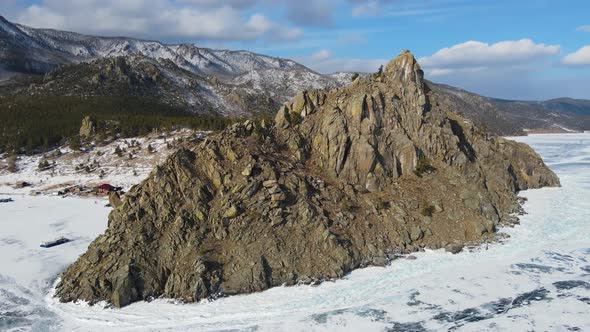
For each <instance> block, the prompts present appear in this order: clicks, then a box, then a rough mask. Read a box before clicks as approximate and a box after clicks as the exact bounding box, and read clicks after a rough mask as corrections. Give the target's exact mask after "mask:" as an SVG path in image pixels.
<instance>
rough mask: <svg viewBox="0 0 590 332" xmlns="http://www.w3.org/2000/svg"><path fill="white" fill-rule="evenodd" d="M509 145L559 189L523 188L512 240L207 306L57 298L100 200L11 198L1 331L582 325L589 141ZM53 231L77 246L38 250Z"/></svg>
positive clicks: (587, 287)
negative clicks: (551, 175)
mask: <svg viewBox="0 0 590 332" xmlns="http://www.w3.org/2000/svg"><path fill="white" fill-rule="evenodd" d="M515 139H516V140H519V141H522V142H525V143H528V144H530V145H531V146H532V147H533V148H534V149H535V150H536V151H537V152H538V153H539V154H540V155H541V156H542V157H543V159H544V160H545V162H546V163H547V164H548V165H549V167H551V168H552V169H553V170H554V171H555V172H556V173H557V175H558V176H559V177H560V179H561V183H562V187H561V188H543V189H538V190H529V191H526V192H521V195H522V196H526V197H527V198H528V199H529V200H528V202H527V203H526V204H525V209H526V211H527V212H528V215H526V216H524V217H522V219H521V225H519V226H516V227H515V228H509V229H502V230H501V231H502V232H505V233H508V234H509V235H510V238H509V239H507V240H506V241H505V242H504V243H502V244H494V245H490V246H488V247H487V248H486V247H482V248H479V249H478V250H475V251H473V252H462V253H460V254H458V255H451V254H448V253H445V252H442V251H427V252H423V253H417V254H415V256H417V257H418V259H417V260H415V261H407V260H396V261H394V262H393V263H392V265H391V266H388V267H385V268H377V267H371V268H365V269H360V270H356V271H354V272H353V273H351V274H350V275H348V276H347V277H345V278H344V279H342V280H338V281H336V282H326V283H324V284H321V285H320V286H315V287H314V286H296V287H278V288H273V289H270V290H268V291H265V292H261V293H256V294H250V295H239V296H232V297H228V298H222V299H219V300H216V301H213V302H205V303H195V304H177V303H174V302H173V301H171V300H166V299H158V300H155V301H152V302H150V303H147V302H140V303H135V304H132V305H130V306H127V307H125V308H123V309H105V308H103V307H101V306H93V307H89V306H87V305H84V304H72V303H67V304H62V303H59V302H58V301H56V300H55V299H54V298H52V296H51V294H52V290H53V285H54V284H55V281H56V278H57V277H58V275H59V273H60V272H61V271H63V270H64V269H65V267H66V266H67V265H68V264H70V263H72V262H73V261H74V260H75V259H76V257H77V256H78V255H80V254H81V253H82V252H84V250H85V249H86V248H87V246H88V244H89V243H90V242H91V241H92V240H93V239H94V238H95V237H96V236H97V235H98V234H100V233H101V232H103V231H104V229H105V228H106V225H107V215H108V213H109V211H110V210H109V208H106V207H104V205H105V204H106V202H105V201H103V200H96V199H84V198H64V199H62V198H57V197H31V196H12V197H13V198H14V200H15V201H14V202H11V203H0V253H1V254H0V330H8V331H28V330H33V331H63V330H76V331H103V330H107V329H108V330H109V331H150V330H153V331H162V330H164V331H165V330H170V331H172V330H198V331H209V330H211V331H217V330H224V331H225V330H246V331H253V330H257V331H275V330H288V331H316V330H317V331H319V330H321V331H324V330H338V331H359V330H363V331H383V330H390V331H431V330H434V331H439V330H454V331H504V330H512V331H526V330H535V331H537V330H539V331H564V330H570V331H578V330H579V331H584V330H590V134H559V135H531V136H528V137H518V138H515ZM5 197H8V196H0V198H5ZM62 235H63V236H66V237H68V238H72V239H73V240H74V241H72V242H70V243H66V244H64V245H60V246H57V247H54V248H50V249H43V248H40V247H39V242H41V241H44V240H50V239H53V238H55V237H58V236H62Z"/></svg>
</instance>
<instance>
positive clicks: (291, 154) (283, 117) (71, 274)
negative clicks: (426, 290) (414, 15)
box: [56, 51, 559, 307]
mask: <svg viewBox="0 0 590 332" xmlns="http://www.w3.org/2000/svg"><path fill="white" fill-rule="evenodd" d="M557 185H559V179H558V178H557V177H556V176H555V174H553V173H552V172H551V171H550V170H549V169H548V168H547V167H546V166H545V165H544V163H543V161H542V160H541V159H540V157H539V156H538V155H537V154H536V153H535V152H534V151H533V150H532V149H531V148H530V147H528V146H526V145H524V144H520V143H516V142H513V141H510V140H506V139H502V138H499V137H488V136H487V135H486V134H484V133H483V132H481V131H480V130H479V129H478V128H476V127H475V126H474V125H473V124H472V123H470V122H469V121H467V120H465V119H463V118H462V117H461V116H459V115H458V114H457V113H456V112H454V110H453V108H452V105H451V104H449V103H443V104H441V103H439V96H438V95H437V94H436V93H434V92H433V91H431V89H430V87H429V85H428V83H427V82H425V81H424V79H423V72H422V70H421V69H420V66H419V65H418V63H417V62H416V60H415V58H414V57H413V55H412V54H411V53H409V52H408V51H404V52H402V53H401V54H400V55H399V56H398V57H396V58H395V59H394V60H392V61H391V62H390V63H389V64H388V65H387V67H386V68H385V71H384V72H383V74H381V75H374V76H370V77H367V78H358V79H356V80H355V81H354V82H352V83H351V84H350V85H349V86H347V87H344V88H338V89H333V90H310V91H306V92H302V93H300V94H298V95H297V96H296V97H295V98H294V99H293V100H292V101H291V102H289V103H287V104H285V105H284V106H283V107H282V108H281V109H280V110H279V112H278V113H277V115H276V118H275V124H274V125H270V124H267V123H264V122H262V123H254V122H251V121H246V122H245V123H242V124H236V125H233V126H231V127H229V128H227V129H226V130H224V131H223V132H221V133H219V134H216V135H214V136H212V137H209V138H207V139H206V140H205V141H204V142H202V143H201V144H199V145H197V146H195V147H194V148H192V149H181V150H179V151H177V152H176V153H174V154H173V155H172V156H171V157H170V158H169V159H168V160H167V161H166V162H165V163H163V164H162V165H160V166H158V167H156V169H154V170H153V171H152V173H151V174H150V176H149V177H148V178H147V179H146V180H145V181H143V182H142V183H141V184H140V185H138V186H135V187H134V188H132V189H131V190H130V191H129V192H128V193H127V194H126V195H125V196H124V197H123V199H122V202H117V204H116V205H117V207H116V208H115V209H114V210H113V211H112V212H111V214H110V216H109V224H108V229H107V230H106V232H105V233H104V234H103V235H101V236H100V237H98V238H97V239H96V240H95V241H94V242H92V244H91V245H90V246H89V248H88V251H87V252H86V253H85V254H83V255H82V256H81V257H80V258H79V259H78V260H77V261H76V262H75V263H74V264H72V265H71V266H70V267H69V268H68V269H67V270H66V271H65V272H64V273H63V275H62V278H61V281H60V283H59V284H58V285H57V288H56V296H57V297H59V299H60V300H61V301H74V300H86V301H89V302H90V303H95V302H97V301H102V300H106V301H109V302H110V303H112V304H113V305H114V306H116V307H121V306H124V305H127V304H129V303H132V302H134V301H139V300H149V299H151V298H154V297H160V296H163V297H169V298H177V299H182V300H184V301H188V302H192V301H198V300H201V299H206V298H215V297H216V296H220V295H231V294H238V293H248V292H255V291H261V290H264V289H267V288H270V287H273V286H278V285H294V284H297V283H310V282H317V281H322V280H327V279H333V278H339V277H342V276H343V275H344V274H345V273H347V272H349V271H351V270H352V269H355V268H358V267H362V266H366V265H384V264H387V263H388V262H389V261H390V260H391V259H394V258H395V257H397V255H399V254H403V253H410V252H412V251H417V250H420V249H421V248H426V247H427V248H441V247H446V248H447V250H449V251H452V252H457V251H459V250H460V249H461V247H462V245H464V244H467V243H477V242H479V241H482V240H485V239H489V238H491V237H493V236H494V231H495V228H496V226H497V225H499V224H501V223H503V222H508V221H509V220H511V219H512V218H513V217H511V213H513V212H516V211H518V210H519V205H518V203H517V200H516V195H515V193H516V192H517V191H518V190H523V189H529V188H538V187H542V186H557Z"/></svg>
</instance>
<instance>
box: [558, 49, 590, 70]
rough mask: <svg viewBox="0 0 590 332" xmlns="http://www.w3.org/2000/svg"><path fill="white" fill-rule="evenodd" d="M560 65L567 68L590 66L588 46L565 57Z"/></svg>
mask: <svg viewBox="0 0 590 332" xmlns="http://www.w3.org/2000/svg"><path fill="white" fill-rule="evenodd" d="M561 63H563V64H564V65H568V66H590V45H587V46H584V47H582V48H580V49H579V50H577V51H575V52H573V53H570V54H568V55H566V56H565V57H564V58H563V60H562V61H561Z"/></svg>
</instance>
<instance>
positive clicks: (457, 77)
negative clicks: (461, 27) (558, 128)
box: [418, 39, 582, 99]
mask: <svg viewBox="0 0 590 332" xmlns="http://www.w3.org/2000/svg"><path fill="white" fill-rule="evenodd" d="M559 54H560V46H559V45H546V44H542V43H535V42H533V41H532V40H530V39H521V40H514V41H502V42H498V43H491V44H489V43H483V42H479V41H468V42H465V43H461V44H457V45H454V46H450V47H446V48H443V49H440V50H439V51H437V52H435V53H434V54H432V55H430V56H426V57H422V58H420V59H418V61H419V63H420V64H421V66H422V67H423V68H424V71H425V74H426V78H427V79H430V80H433V81H435V82H439V83H445V84H450V85H453V86H458V87H462V88H465V89H467V90H470V91H473V92H476V93H479V94H482V95H485V96H490V97H496V98H506V99H549V98H556V97H563V96H569V97H580V96H581V95H582V93H581V91H580V88H579V87H577V86H576V85H575V84H573V82H574V81H573V80H564V81H562V82H560V84H554V83H555V79H551V80H548V79H547V76H546V72H547V71H546V70H545V69H547V68H550V67H551V66H553V65H554V64H555V63H557V61H558V59H559V58H558V55H559Z"/></svg>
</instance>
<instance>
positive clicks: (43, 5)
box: [15, 0, 303, 41]
mask: <svg viewBox="0 0 590 332" xmlns="http://www.w3.org/2000/svg"><path fill="white" fill-rule="evenodd" d="M260 1H262V0H260ZM257 2H259V1H257V0H221V1H213V0H126V1H119V0H100V1H99V0H84V1H74V2H72V1H66V0H43V1H41V2H39V3H38V4H33V5H30V6H27V7H24V8H22V10H21V11H20V12H19V13H18V14H16V15H15V16H16V20H17V21H18V22H20V23H23V24H27V25H31V26H34V27H45V28H54V29H61V30H71V31H77V32H83V33H90V34H100V35H129V36H135V37H143V38H163V39H201V40H225V41H243V40H253V39H266V40H273V41H276V40H291V39H296V38H299V37H300V36H301V35H302V33H303V30H302V29H301V28H299V27H294V26H290V25H289V24H285V23H279V22H277V21H273V20H271V19H270V18H269V17H267V16H265V15H264V14H262V13H256V12H253V10H251V9H254V8H253V6H255V4H256V3H257ZM246 9H248V10H246Z"/></svg>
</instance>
